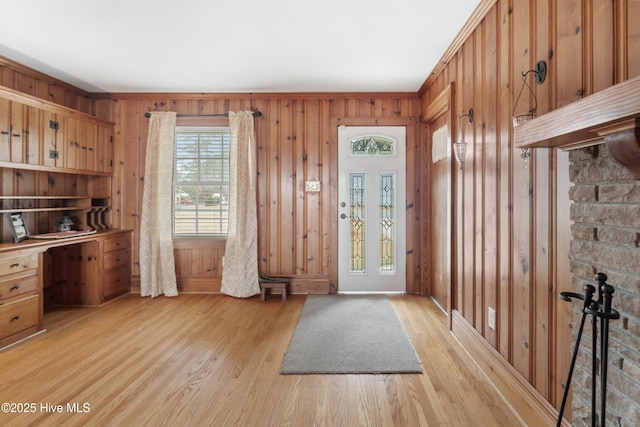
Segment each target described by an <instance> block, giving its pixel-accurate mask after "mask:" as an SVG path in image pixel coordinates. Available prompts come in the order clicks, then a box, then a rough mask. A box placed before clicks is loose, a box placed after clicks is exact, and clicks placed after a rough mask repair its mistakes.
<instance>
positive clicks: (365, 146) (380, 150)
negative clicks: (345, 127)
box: [349, 136, 396, 156]
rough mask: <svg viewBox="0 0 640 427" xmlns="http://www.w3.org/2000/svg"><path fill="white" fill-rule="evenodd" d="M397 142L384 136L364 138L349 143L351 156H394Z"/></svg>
mask: <svg viewBox="0 0 640 427" xmlns="http://www.w3.org/2000/svg"><path fill="white" fill-rule="evenodd" d="M395 149H396V146H395V141H394V140H392V139H389V138H385V137H383V136H363V137H360V138H354V139H352V140H351V141H349V154H351V155H354V156H393V155H394V154H395Z"/></svg>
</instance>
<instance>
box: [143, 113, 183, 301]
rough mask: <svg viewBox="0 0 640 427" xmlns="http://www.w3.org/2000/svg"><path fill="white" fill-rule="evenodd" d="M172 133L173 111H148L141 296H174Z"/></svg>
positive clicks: (173, 131)
mask: <svg viewBox="0 0 640 427" xmlns="http://www.w3.org/2000/svg"><path fill="white" fill-rule="evenodd" d="M175 132H176V113H175V112H153V113H151V117H150V118H149V135H148V139H147V151H146V158H145V169H144V190H143V195H142V219H141V222H140V294H141V296H143V297H145V296H151V297H157V296H159V295H165V296H176V295H178V286H177V283H176V272H175V260H174V255H173V233H172V230H171V227H172V225H171V220H172V204H173V158H174V146H175Z"/></svg>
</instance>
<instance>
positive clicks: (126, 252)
mask: <svg viewBox="0 0 640 427" xmlns="http://www.w3.org/2000/svg"><path fill="white" fill-rule="evenodd" d="M113 131H114V125H113V123H109V122H105V121H103V120H99V119H97V118H96V117H93V116H91V115H88V114H85V113H81V112H79V111H75V110H72V109H70V108H67V107H63V106H60V105H57V104H54V103H51V102H49V101H46V100H43V99H39V98H36V97H33V96H30V95H26V94H22V93H20V92H18V91H15V90H13V89H10V88H6V87H3V86H0V220H1V224H0V348H2V347H5V346H7V345H10V344H12V343H14V342H17V341H19V340H20V339H23V338H26V337H28V336H30V335H33V334H35V333H37V332H38V331H41V330H42V329H43V320H42V319H43V307H44V305H45V303H46V305H47V306H50V305H89V306H96V305H100V304H102V303H104V302H106V301H108V300H110V299H113V298H115V297H117V296H120V295H123V294H125V293H127V292H129V286H130V285H129V284H130V276H131V232H130V231H122V230H111V226H110V224H111V221H110V211H111V206H110V205H111V191H112V190H111V189H112V180H113V155H114V147H113V145H114V144H113ZM15 212H20V213H21V214H22V217H23V220H24V222H25V224H26V225H27V228H28V231H29V234H30V235H31V236H33V235H40V236H38V237H39V239H27V240H23V241H21V242H19V243H14V240H13V233H12V231H11V227H10V221H7V220H6V217H7V215H8V214H9V213H15ZM62 216H69V217H70V218H71V220H72V221H73V222H74V225H73V227H72V229H73V230H84V229H86V228H90V229H92V230H96V231H97V232H96V233H95V234H91V235H87V236H81V237H72V238H68V239H61V240H46V239H49V238H51V237H52V236H50V235H46V234H48V233H51V232H54V231H57V226H56V222H57V221H59V220H60V218H61V217H62ZM42 235H46V236H42ZM43 239H45V240H43Z"/></svg>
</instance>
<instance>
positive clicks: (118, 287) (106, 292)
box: [102, 233, 131, 301]
mask: <svg viewBox="0 0 640 427" xmlns="http://www.w3.org/2000/svg"><path fill="white" fill-rule="evenodd" d="M102 245H103V254H104V255H103V258H102V260H103V283H104V286H103V292H102V298H103V301H108V300H110V299H112V298H114V297H117V296H120V295H122V294H124V293H127V292H128V291H129V287H130V278H131V234H130V233H126V234H125V233H123V234H120V235H118V236H114V237H113V238H111V239H108V240H105V241H104V242H103V243H102Z"/></svg>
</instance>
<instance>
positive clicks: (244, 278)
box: [220, 111, 260, 298]
mask: <svg viewBox="0 0 640 427" xmlns="http://www.w3.org/2000/svg"><path fill="white" fill-rule="evenodd" d="M253 124H254V119H253V113H252V112H251V111H241V112H238V113H235V112H229V132H230V136H231V150H230V172H229V174H230V176H229V193H230V197H229V228H228V233H227V242H226V247H225V253H224V265H223V268H222V285H221V288H220V290H221V292H222V293H224V294H227V295H231V296H234V297H238V298H247V297H250V296H253V295H257V294H259V293H260V285H259V282H258V215H257V208H256V181H257V176H256V143H255V135H254V126H253Z"/></svg>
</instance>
